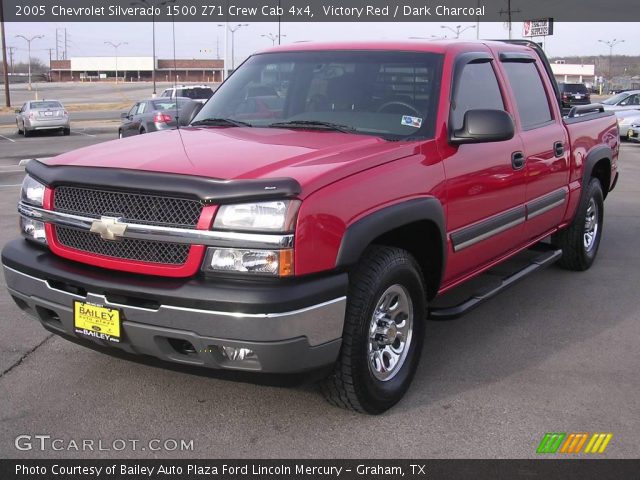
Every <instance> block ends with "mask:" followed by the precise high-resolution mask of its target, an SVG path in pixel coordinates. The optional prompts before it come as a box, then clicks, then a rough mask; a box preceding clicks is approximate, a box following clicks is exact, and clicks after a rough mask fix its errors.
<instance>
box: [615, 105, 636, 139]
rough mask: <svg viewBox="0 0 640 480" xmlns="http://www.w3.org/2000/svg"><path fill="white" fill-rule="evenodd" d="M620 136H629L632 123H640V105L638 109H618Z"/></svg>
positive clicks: (616, 112)
mask: <svg viewBox="0 0 640 480" xmlns="http://www.w3.org/2000/svg"><path fill="white" fill-rule="evenodd" d="M615 114H616V117H617V118H618V131H619V132H620V138H625V139H626V138H627V135H628V132H629V129H630V128H631V125H635V124H637V123H640V107H638V109H637V110H616V111H615Z"/></svg>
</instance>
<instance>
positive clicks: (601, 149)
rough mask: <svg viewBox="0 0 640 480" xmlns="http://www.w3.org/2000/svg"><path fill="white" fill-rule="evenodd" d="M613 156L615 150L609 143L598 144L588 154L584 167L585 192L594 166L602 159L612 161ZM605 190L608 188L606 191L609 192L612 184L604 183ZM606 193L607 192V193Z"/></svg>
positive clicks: (583, 183)
mask: <svg viewBox="0 0 640 480" xmlns="http://www.w3.org/2000/svg"><path fill="white" fill-rule="evenodd" d="M612 158H613V150H611V148H610V147H609V146H607V145H598V146H597V147H594V148H593V149H592V150H591V151H590V152H589V153H588V154H587V158H586V159H585V161H584V164H583V167H582V191H583V192H584V191H585V190H586V188H587V185H589V180H590V178H591V174H592V173H593V168H594V167H595V166H596V163H598V162H599V161H600V160H605V159H606V160H609V163H611V159H612ZM602 188H603V190H605V189H606V192H609V189H610V188H611V185H610V184H609V185H602ZM605 195H606V193H605Z"/></svg>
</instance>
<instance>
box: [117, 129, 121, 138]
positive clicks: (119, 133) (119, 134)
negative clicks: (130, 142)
mask: <svg viewBox="0 0 640 480" xmlns="http://www.w3.org/2000/svg"><path fill="white" fill-rule="evenodd" d="M118 138H122V130H120V129H118Z"/></svg>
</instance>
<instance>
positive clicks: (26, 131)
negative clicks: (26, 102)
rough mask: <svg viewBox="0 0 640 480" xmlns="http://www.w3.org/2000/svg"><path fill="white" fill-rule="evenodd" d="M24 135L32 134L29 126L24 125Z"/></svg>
mask: <svg viewBox="0 0 640 480" xmlns="http://www.w3.org/2000/svg"><path fill="white" fill-rule="evenodd" d="M24 136H25V137H30V136H31V131H29V130H27V127H24Z"/></svg>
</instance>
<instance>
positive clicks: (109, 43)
mask: <svg viewBox="0 0 640 480" xmlns="http://www.w3.org/2000/svg"><path fill="white" fill-rule="evenodd" d="M104 44H105V45H111V46H112V47H113V48H114V49H115V51H116V85H117V84H118V47H120V46H121V45H129V44H128V43H127V42H120V43H112V42H104ZM125 73H126V72H125Z"/></svg>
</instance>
